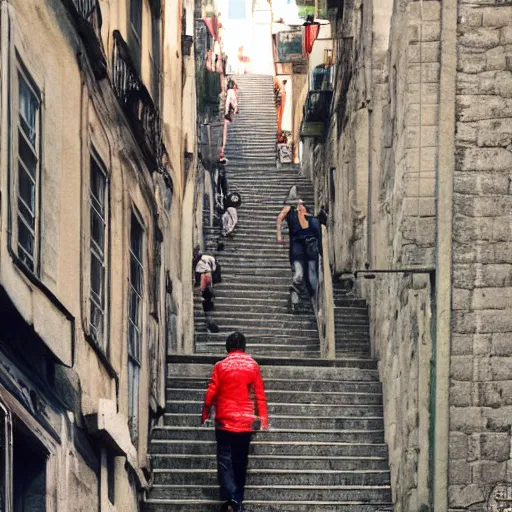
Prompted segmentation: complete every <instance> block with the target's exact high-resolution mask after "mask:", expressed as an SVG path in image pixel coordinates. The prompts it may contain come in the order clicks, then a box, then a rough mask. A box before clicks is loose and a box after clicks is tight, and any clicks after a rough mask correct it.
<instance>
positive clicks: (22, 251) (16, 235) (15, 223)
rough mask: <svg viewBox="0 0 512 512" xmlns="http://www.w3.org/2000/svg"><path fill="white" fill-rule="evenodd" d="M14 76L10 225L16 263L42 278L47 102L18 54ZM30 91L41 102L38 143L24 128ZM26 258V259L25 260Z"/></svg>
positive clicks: (35, 136) (37, 132)
mask: <svg viewBox="0 0 512 512" xmlns="http://www.w3.org/2000/svg"><path fill="white" fill-rule="evenodd" d="M13 71H14V76H13V79H12V81H11V90H12V93H11V94H12V96H11V105H12V107H11V108H12V117H11V123H10V127H9V131H10V137H11V143H12V157H11V158H12V159H11V171H12V172H11V177H10V181H11V187H12V188H11V190H10V194H9V196H10V202H11V209H10V225H11V250H12V252H13V254H14V255H15V257H16V262H17V263H18V265H19V266H21V267H22V269H23V270H24V271H26V272H28V273H29V274H30V275H33V276H36V277H38V276H39V272H40V257H41V251H40V244H41V171H42V160H43V154H42V138H43V99H42V94H41V89H40V88H39V87H38V86H37V84H36V82H35V80H34V78H33V76H32V74H31V73H30V72H29V70H28V69H27V67H26V66H25V64H24V63H23V60H22V58H21V56H20V55H19V53H18V52H15V64H14V70H13ZM22 83H23V84H24V85H25V86H26V87H27V88H28V92H29V93H30V95H31V98H33V99H35V100H36V101H37V110H36V113H35V116H36V118H35V120H34V140H33V141H31V140H30V138H29V136H28V135H27V134H26V131H25V129H24V128H23V126H22V121H23V122H24V123H25V124H26V125H30V121H29V120H27V119H26V118H25V117H24V116H22V113H21V108H20V107H21V104H20V101H21V91H20V89H21V84H22ZM21 138H23V140H24V143H25V144H26V146H27V149H28V150H29V151H30V152H31V156H32V157H33V158H34V162H35V163H34V173H33V174H32V173H31V172H30V169H29V168H28V167H27V165H26V164H25V163H24V162H23V158H22V156H21V149H20V139H21ZM21 173H24V175H26V177H28V179H29V180H30V181H32V186H33V196H34V197H33V203H34V209H33V212H31V211H30V205H28V204H27V203H26V201H25V200H24V199H23V198H22V197H21V194H20V188H19V187H20V181H21ZM21 208H24V209H25V210H26V211H27V212H29V214H30V213H32V214H33V224H34V227H33V228H32V227H31V226H29V225H28V222H27V220H26V218H24V215H23V214H22V213H21V212H22V210H21ZM19 222H22V223H23V224H24V226H25V228H26V229H27V230H28V231H29V234H30V235H31V236H32V238H33V241H32V243H33V253H32V254H30V253H29V252H28V250H27V249H26V248H25V247H23V246H22V245H21V242H20V227H19ZM24 255H25V256H24ZM25 258H29V260H30V261H31V265H30V264H28V263H27V261H26V259H25Z"/></svg>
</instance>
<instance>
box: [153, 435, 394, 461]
mask: <svg viewBox="0 0 512 512" xmlns="http://www.w3.org/2000/svg"><path fill="white" fill-rule="evenodd" d="M150 451H151V453H152V454H153V453H158V454H170V453H176V454H182V455H185V454H187V455H189V456H195V455H213V454H215V453H216V442H215V441H195V440H192V441H187V440H175V441H169V440H166V439H154V440H153V439H152V440H151V444H150ZM250 453H251V455H261V456H264V455H266V456H268V455H273V456H280V457H282V456H299V457H304V456H317V457H331V456H332V457H340V456H343V457H385V456H386V455H387V447H386V445H385V444H384V443H368V444H362V443H344V442H336V443H334V442H333V443H323V442H317V441H307V442H304V443H302V442H294V441H290V442H285V441H277V442H272V441H262V440H260V439H259V438H258V437H257V435H256V436H255V439H254V440H253V441H252V443H251V451H250Z"/></svg>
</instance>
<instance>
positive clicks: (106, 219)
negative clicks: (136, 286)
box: [86, 146, 110, 357]
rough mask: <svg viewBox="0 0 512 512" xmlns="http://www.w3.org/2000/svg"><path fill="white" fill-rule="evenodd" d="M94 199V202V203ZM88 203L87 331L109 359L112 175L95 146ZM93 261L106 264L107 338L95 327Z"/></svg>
mask: <svg viewBox="0 0 512 512" xmlns="http://www.w3.org/2000/svg"><path fill="white" fill-rule="evenodd" d="M93 166H95V168H96V169H97V170H98V171H99V172H100V173H101V174H102V177H103V180H104V181H103V187H104V189H103V194H104V198H103V203H104V204H103V217H101V212H98V208H96V207H95V206H94V201H96V202H98V200H97V198H95V197H93V190H92V178H93V177H92V172H93ZM93 200H94V201H93ZM87 204H88V207H89V211H88V213H89V215H88V222H89V230H88V237H87V240H88V243H87V244H86V247H87V254H88V267H89V268H88V270H89V272H88V277H89V282H88V287H89V289H88V296H87V299H86V300H87V329H88V334H89V336H90V338H91V339H92V341H93V343H94V344H95V345H96V346H97V347H98V348H99V349H100V351H101V352H102V353H103V354H105V356H107V357H108V354H109V350H110V337H109V325H110V324H109V304H110V294H109V290H110V287H109V285H110V174H109V172H108V169H107V166H106V165H105V164H104V162H103V160H102V159H101V157H100V155H99V153H98V151H96V149H95V147H94V146H91V149H90V151H89V187H88V193H87ZM93 211H94V212H96V214H97V215H98V216H99V218H100V220H101V221H102V222H103V259H102V260H101V256H102V255H101V248H100V247H99V246H98V244H97V243H96V242H95V241H94V240H93V223H92V216H93ZM94 246H98V248H97V249H95V247H94ZM93 258H96V260H97V261H98V262H99V263H100V265H102V269H103V290H102V291H103V297H102V299H103V310H102V314H103V338H102V339H101V338H98V336H97V335H96V328H95V327H94V325H93V321H92V305H93V304H92V303H93V302H94V305H95V306H96V308H98V309H101V304H100V302H101V297H99V300H93V298H94V297H93V294H94V295H96V294H95V292H94V291H93V286H92V278H93Z"/></svg>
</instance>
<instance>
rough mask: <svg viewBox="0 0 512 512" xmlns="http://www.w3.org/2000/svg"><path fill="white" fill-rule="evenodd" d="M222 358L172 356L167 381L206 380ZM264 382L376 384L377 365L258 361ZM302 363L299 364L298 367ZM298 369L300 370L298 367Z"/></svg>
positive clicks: (340, 361)
mask: <svg viewBox="0 0 512 512" xmlns="http://www.w3.org/2000/svg"><path fill="white" fill-rule="evenodd" d="M222 358H223V357H222V356H219V357H207V356H197V355H195V356H183V355H177V354H171V355H170V356H168V358H167V362H168V365H167V375H168V377H171V378H172V377H174V378H177V377H180V378H183V377H187V378H190V377H194V378H205V377H206V378H209V377H210V375H211V373H212V369H213V365H214V364H215V363H216V362H217V361H220V360H221V359H222ZM257 362H258V363H259V365H260V369H261V375H262V377H263V380H266V379H276V378H277V379H287V380H290V381H295V380H311V381H315V380H331V381H339V382H342V381H346V380H349V381H355V382H377V383H378V382H379V372H378V370H377V364H376V361H374V360H372V359H369V358H364V359H361V360H354V359H346V360H345V359H334V360H325V359H324V360H318V359H314V360H308V359H304V360H296V361H294V360H292V359H282V360H279V359H277V358H267V357H258V358H257ZM301 363H302V364H301ZM299 365H300V366H299Z"/></svg>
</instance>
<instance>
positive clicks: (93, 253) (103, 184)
mask: <svg viewBox="0 0 512 512" xmlns="http://www.w3.org/2000/svg"><path fill="white" fill-rule="evenodd" d="M89 202H90V215H91V216H90V258H91V264H90V273H91V276H90V278H91V283H90V293H89V304H90V310H89V327H90V331H91V336H92V337H93V339H94V340H95V341H96V343H97V344H98V345H99V347H100V348H101V349H102V350H103V351H104V352H106V351H107V336H106V329H105V321H106V319H105V317H106V315H105V311H106V308H105V303H106V300H105V276H106V267H107V258H106V251H107V236H106V233H107V224H106V218H107V217H106V212H107V209H106V207H107V176H106V173H105V171H104V167H103V165H102V164H101V163H100V161H99V160H98V159H97V158H96V156H95V155H94V154H93V155H91V164H90V187H89Z"/></svg>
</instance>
